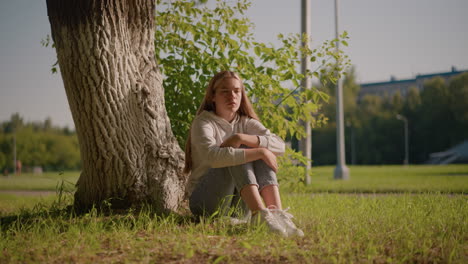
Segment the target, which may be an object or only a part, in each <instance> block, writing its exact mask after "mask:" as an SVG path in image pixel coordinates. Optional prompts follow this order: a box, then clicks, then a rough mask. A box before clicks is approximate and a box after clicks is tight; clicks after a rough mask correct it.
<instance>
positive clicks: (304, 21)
mask: <svg viewBox="0 0 468 264" xmlns="http://www.w3.org/2000/svg"><path fill="white" fill-rule="evenodd" d="M310 2H311V0H302V6H301V32H302V34H306V35H307V38H306V39H305V40H304V42H303V43H302V45H303V46H304V47H308V48H309V49H310V36H311V34H312V33H311V24H312V21H311V16H310V13H311V5H310ZM310 68H311V62H310V56H308V55H307V56H303V57H302V64H301V72H302V74H304V75H305V74H306V72H307V70H310ZM311 86H312V80H311V79H310V77H309V76H306V77H305V78H304V79H303V80H302V89H310V87H311ZM304 126H305V132H306V138H305V139H302V140H301V151H302V154H303V155H305V156H306V158H307V164H306V175H305V183H306V185H309V184H310V183H311V179H310V175H309V171H310V168H311V164H310V160H311V159H312V129H311V127H310V123H309V122H306V123H305V124H304Z"/></svg>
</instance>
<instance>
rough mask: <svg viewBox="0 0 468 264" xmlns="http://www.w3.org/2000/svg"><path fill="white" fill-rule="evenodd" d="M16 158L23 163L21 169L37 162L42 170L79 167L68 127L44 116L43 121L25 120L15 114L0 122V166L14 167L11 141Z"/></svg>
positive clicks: (77, 154)
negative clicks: (54, 123)
mask: <svg viewBox="0 0 468 264" xmlns="http://www.w3.org/2000/svg"><path fill="white" fill-rule="evenodd" d="M15 142H16V159H17V160H20V161H21V163H22V165H23V172H24V171H27V170H28V169H29V170H30V169H32V168H33V167H35V166H39V167H41V168H42V169H44V170H53V171H59V170H76V169H79V168H80V150H79V146H78V138H77V136H76V134H75V132H74V131H72V130H70V129H69V128H67V127H65V128H60V127H56V126H53V125H52V120H51V119H50V118H47V119H46V120H44V121H43V122H28V123H25V122H24V121H23V118H22V117H21V116H20V115H19V114H18V113H16V114H13V115H12V116H11V118H10V120H8V121H4V122H1V123H0V169H1V171H2V172H3V171H5V170H8V171H9V172H12V171H13V169H14V164H13V163H14V161H13V160H14V154H13V152H14V143H15Z"/></svg>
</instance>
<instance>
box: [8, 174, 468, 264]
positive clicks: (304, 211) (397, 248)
mask: <svg viewBox="0 0 468 264" xmlns="http://www.w3.org/2000/svg"><path fill="white" fill-rule="evenodd" d="M333 169H334V168H333V167H317V168H314V170H313V173H314V174H313V176H312V182H313V184H312V185H311V186H307V187H304V186H303V185H302V187H301V185H300V183H299V185H297V186H294V185H291V184H290V183H291V182H293V181H292V180H291V179H290V178H289V179H286V180H285V178H282V185H283V187H285V188H282V199H283V205H284V206H285V207H290V208H291V209H290V212H291V213H292V214H293V215H294V216H295V218H294V220H295V222H296V224H297V225H298V226H299V227H300V228H302V229H303V230H304V232H305V237H302V238H299V237H293V238H283V237H279V236H277V235H274V234H270V233H268V232H267V230H266V229H265V228H264V227H263V228H255V227H251V226H249V225H235V226H233V225H231V224H230V223H229V221H227V220H224V219H217V218H214V219H193V218H192V217H191V216H181V215H169V216H158V215H156V214H154V213H153V212H152V211H151V210H150V209H147V210H143V211H141V212H136V211H130V212H127V213H121V214H110V215H109V214H107V215H104V214H101V213H98V212H97V211H96V210H91V211H90V212H88V213H86V214H83V215H75V214H74V213H72V211H70V209H69V207H68V206H69V205H71V204H72V202H73V201H72V197H73V196H72V193H71V192H64V193H62V195H57V194H53V193H52V194H51V195H44V196H41V197H38V196H36V195H27V196H26V195H19V194H18V193H15V192H14V191H12V190H11V189H10V191H9V193H5V190H8V189H9V188H11V187H12V186H15V185H14V184H13V183H11V184H10V185H8V187H5V186H4V185H3V184H4V183H5V182H6V181H9V180H11V179H12V178H9V179H5V178H3V179H2V181H1V182H0V183H2V185H1V188H0V189H3V193H2V192H0V225H1V232H0V237H1V239H0V252H2V254H1V255H0V263H31V262H33V263H43V262H45V263H50V262H78V263H94V262H100V263H107V262H137V263H160V262H162V263H167V262H169V263H207V262H212V263H259V262H260V263H264V262H270V263H277V262H288V263H324V262H325V263H350V262H357V263H362V262H366V263H367V262H370V263H395V262H396V263H401V262H404V263H466V262H467V260H468V250H467V249H468V248H467V247H466V244H467V241H468V236H467V234H468V199H467V196H466V193H467V190H468V187H467V180H466V179H468V178H467V176H468V166H467V165H451V166H409V167H403V166H376V167H351V180H349V181H334V180H332V173H333ZM298 171H299V170H298V169H295V172H296V173H298ZM282 173H287V171H285V170H283V171H282ZM293 176H294V175H293ZM22 177H23V176H22ZM34 177H36V176H33V175H29V176H28V175H24V178H14V179H13V182H16V183H19V182H21V181H25V182H26V181H30V182H29V184H30V185H29V186H30V187H31V188H30V190H34V188H38V189H36V190H41V188H45V189H47V188H50V189H49V190H55V188H56V186H57V184H56V182H60V181H61V180H62V179H67V180H70V181H71V182H74V181H76V179H77V177H78V173H70V174H64V175H58V173H55V174H45V175H44V177H42V178H34ZM295 177H296V176H295ZM26 179H29V180H26ZM296 179H297V177H296ZM280 180H281V175H280ZM31 181H32V182H33V183H31ZM35 181H37V182H35ZM45 182H47V183H45ZM51 182H53V183H54V184H52V183H51ZM288 184H289V186H288ZM46 186H47V187H46ZM52 187H53V188H52ZM338 192H343V193H341V194H340V193H338ZM46 194H47V193H46ZM49 194H50V193H49Z"/></svg>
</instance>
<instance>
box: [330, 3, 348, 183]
mask: <svg viewBox="0 0 468 264" xmlns="http://www.w3.org/2000/svg"><path fill="white" fill-rule="evenodd" d="M335 38H336V39H338V38H339V31H338V0H335ZM339 49H340V43H339V41H337V42H336V50H337V51H338V50H339ZM343 112H344V109H343V87H342V80H341V78H338V80H337V81H336V168H335V172H334V178H335V179H343V180H347V179H349V169H348V167H347V166H346V158H345V140H344V114H343Z"/></svg>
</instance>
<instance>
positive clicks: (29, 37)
mask: <svg viewBox="0 0 468 264" xmlns="http://www.w3.org/2000/svg"><path fill="white" fill-rule="evenodd" d="M210 1H211V2H213V0H210ZM300 3H301V1H299V0H296V1H291V0H254V1H253V4H252V7H251V9H250V10H249V12H248V13H247V15H248V16H249V17H250V19H251V20H252V22H254V23H255V25H256V29H255V36H256V38H257V40H258V41H262V42H267V43H268V42H270V43H273V44H276V43H277V42H276V36H277V35H278V34H279V33H298V32H299V31H300ZM333 8H334V1H333V0H312V38H313V45H315V46H318V45H319V44H320V43H321V42H322V41H324V40H326V39H332V38H334V34H335V32H334V9H333ZM467 11H468V1H466V0H340V31H343V30H346V31H348V33H349V35H350V40H349V47H347V48H346V49H345V52H346V53H347V54H348V55H349V56H350V58H351V61H352V63H353V64H354V65H355V66H356V70H357V74H358V80H359V81H360V82H374V81H386V80H389V79H390V76H392V75H393V76H395V77H396V78H397V79H405V78H412V77H414V76H415V75H416V74H426V73H435V72H445V71H450V70H451V67H452V66H455V67H456V68H457V69H459V70H468V30H467V28H468V15H467V13H466V12H467ZM0 33H1V38H0V121H4V120H8V119H9V117H10V116H11V114H12V113H14V112H19V113H20V114H21V115H22V116H23V117H24V118H25V120H26V121H33V120H44V119H45V118H47V117H51V118H52V121H53V123H54V124H57V125H60V126H65V125H67V126H69V127H74V126H73V120H72V118H71V114H70V110H69V107H68V102H67V99H66V95H65V90H64V88H63V83H62V80H61V76H60V74H54V75H53V74H51V73H50V68H51V65H52V64H53V63H54V62H55V51H54V50H53V49H51V48H45V47H42V46H41V44H40V42H41V40H42V39H43V38H45V37H46V35H47V34H50V26H49V22H48V18H47V10H46V6H45V0H41V1H37V0H35V1H27V0H16V1H8V0H0Z"/></svg>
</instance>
